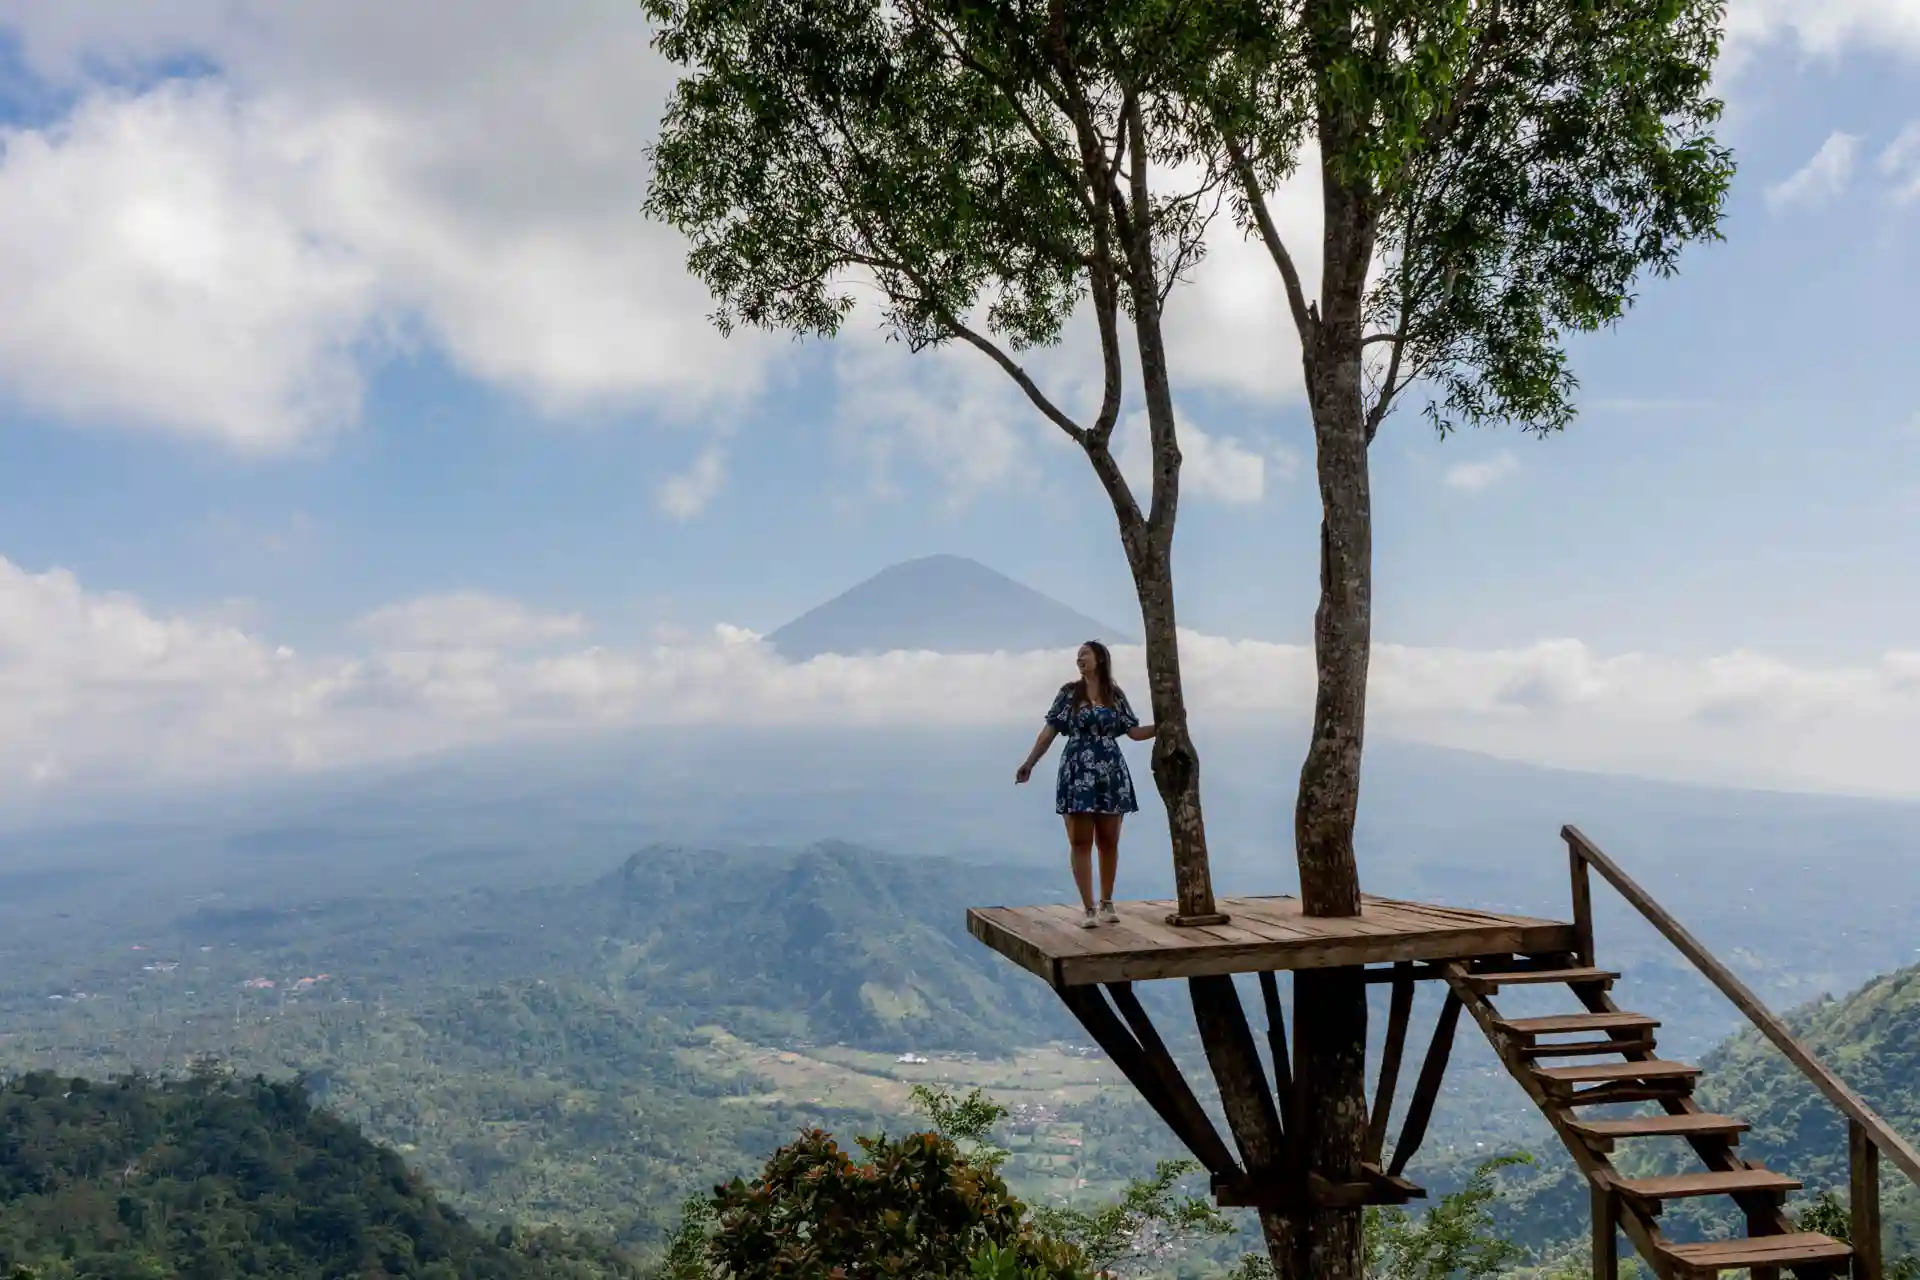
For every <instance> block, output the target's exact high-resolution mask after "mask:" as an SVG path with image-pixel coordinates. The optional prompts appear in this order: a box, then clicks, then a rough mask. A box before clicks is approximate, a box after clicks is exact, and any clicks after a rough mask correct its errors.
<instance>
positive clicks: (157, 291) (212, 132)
mask: <svg viewBox="0 0 1920 1280" xmlns="http://www.w3.org/2000/svg"><path fill="white" fill-rule="evenodd" d="M312 125H313V122H311V121H306V120H300V119H289V118H287V117H285V116H283V115H281V114H280V113H278V112H275V111H272V110H269V109H266V108H263V107H258V106H246V105H242V104H240V103H237V102H236V101H235V100H234V99H233V98H232V97H231V96H230V95H229V94H227V93H226V92H224V91H222V90H221V89H219V88H218V87H217V86H212V85H169V86H165V87H162V88H160V89H158V90H155V91H154V92H152V93H149V94H147V95H145V96H144V97H138V98H123V97H119V96H115V95H107V94H102V95H98V96H95V97H93V98H90V99H88V100H87V101H85V102H84V103H82V105H81V106H80V107H79V108H78V109H77V110H76V111H75V113H74V114H73V115H72V116H71V117H70V118H68V119H67V120H66V121H64V122H62V123H61V124H60V125H59V126H58V127H56V128H55V129H53V130H50V131H46V132H35V131H31V130H11V131H8V132H6V133H4V134H0V147H4V153H3V154H0V376H3V377H5V378H6V380H7V381H8V382H10V383H11V384H12V385H13V387H14V388H15V390H16V391H18V392H19V393H20V394H22V395H24V396H25V397H27V398H28V399H31V400H33V401H36V402H38V403H40V404H44V405H46V406H48V407H49V408H52V409H54V410H56V411H58V412H61V413H65V414H69V415H72V416H75V417H80V418H95V419H98V418H107V419H116V420H131V421H134V422H140V423H144V424H148V425H152V426H157V427H162V428H168V429H172V430H176V431H181V432H186V433H190V434H196V435H202V436H211V437H217V438H220V439H223V440H226V441H228V442H230V443H232V444H235V445H239V446H242V447H246V448H252V449H263V448H274V447H279V446H283V445H285V444H287V443H289V442H291V441H293V440H296V439H298V438H301V437H303V436H307V435H310V434H313V433H315V432H317V431H320V430H322V429H324V428H327V427H329V426H333V425H337V424H339V423H342V422H346V421H350V420H351V419H352V418H353V417H354V416H355V414H356V413H357V412H358V408H359V401H360V392H361V377H360V372H359V369H358V367H357V364H356V361H355V353H354V349H353V348H354V346H355V344H356V343H357V342H358V341H360V340H361V339H362V338H363V337H364V336H365V335H366V334H367V333H368V326H369V325H370V323H371V322H372V320H373V318H374V316H375V315H376V311H377V307H378V303H379V293H378V287H377V282H376V279H375V272H374V271H373V270H372V268H371V266H370V264H369V263H368V262H367V261H366V260H365V259H364V258H363V257H361V256H360V255H357V254H355V253H353V252H352V251H351V250H350V249H349V248H347V247H345V246H343V245H341V244H340V243H339V242H337V241H334V240H331V239H330V238H328V237H325V236H324V235H316V234H312V233H311V230H310V229H309V228H306V227H303V226H301V225H300V224H299V223H298V222H296V221H294V220H291V219H289V218H287V217H286V216H284V210H283V208H282V207H281V206H282V205H283V203H284V202H286V201H287V200H288V199H290V198H292V199H297V198H298V196H297V195H296V194H295V193H296V192H297V191H298V190H299V189H300V188H303V187H306V186H307V185H308V181H309V179H308V174H309V170H310V166H312V165H313V164H315V163H317V162H318V163H324V162H325V161H326V158H327V153H328V152H329V151H330V150H331V149H333V148H335V147H337V146H338V145H339V144H340V143H341V142H343V141H344V139H343V138H342V137H340V136H338V135H335V134H334V133H333V132H332V131H331V130H330V128H329V127H328V126H327V125H325V124H321V125H318V126H317V127H310V126H312Z"/></svg>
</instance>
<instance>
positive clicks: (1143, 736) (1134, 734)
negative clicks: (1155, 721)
mask: <svg viewBox="0 0 1920 1280" xmlns="http://www.w3.org/2000/svg"><path fill="white" fill-rule="evenodd" d="M1159 732H1160V729H1159V726H1157V725H1151V724H1141V725H1135V726H1134V727H1133V728H1131V729H1129V730H1127V736H1128V737H1129V738H1132V739H1133V740H1134V741H1135V742H1145V741H1146V740H1147V739H1148V738H1151V737H1153V736H1155V735H1156V734H1158V733H1159Z"/></svg>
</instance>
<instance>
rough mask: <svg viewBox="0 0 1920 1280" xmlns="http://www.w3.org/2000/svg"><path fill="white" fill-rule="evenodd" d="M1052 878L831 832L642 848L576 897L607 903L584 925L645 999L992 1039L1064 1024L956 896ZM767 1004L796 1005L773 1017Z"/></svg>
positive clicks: (872, 1045) (1049, 884) (914, 1033)
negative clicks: (743, 843)
mask: <svg viewBox="0 0 1920 1280" xmlns="http://www.w3.org/2000/svg"><path fill="white" fill-rule="evenodd" d="M1059 889H1060V886H1059V884H1058V882H1057V881H1055V880H1051V879H1050V878H1049V877H1047V876H1046V875H1044V874H1042V873H1037V872H1032V871H1024V870H1019V869H1015V868H1010V867H982V866H978V865H972V864H967V863H961V862H956V861H953V860H949V859H945V858H901V857H895V856H888V855H885V854H880V853H875V852H873V851H871V850H867V849H861V848H858V847H855V846H852V845H848V844H843V843H839V842H832V841H829V842H823V843H821V844H817V845H814V846H813V847H811V848H808V849H803V850H800V851H798V852H788V853H781V854H754V853H726V852H721V851H717V850H695V849H684V848H675V847H670V846H660V847H655V848H650V849H646V850H642V851H641V852H639V853H637V854H635V855H634V856H632V857H630V858H628V859H627V861H626V863H625V864H624V865H622V866H621V868H620V870H619V871H617V872H615V873H614V874H612V875H610V876H607V877H605V878H604V879H602V880H600V881H598V882H596V883H595V884H593V885H591V886H589V887H587V888H585V889H584V890H581V891H579V894H578V897H577V899H576V901H577V902H579V903H580V904H581V905H582V906H583V907H587V908H588V909H589V910H596V911H604V912H607V913H608V915H607V916H606V917H605V919H604V922H603V923H600V924H599V925H598V926H597V928H599V929H601V930H604V932H605V934H606V935H607V936H609V937H611V938H615V939H618V940H619V941H620V942H621V943H622V944H623V955H624V956H625V959H624V962H623V963H622V965H620V966H617V967H616V968H614V969H613V970H610V973H612V974H613V975H614V976H616V977H617V980H618V981H619V982H620V983H621V984H623V985H624V986H625V987H626V989H627V990H629V991H630V992H633V993H634V994H635V995H636V996H637V997H639V998H640V999H641V1001H642V1003H644V1004H646V1005H648V1006H649V1007H655V1008H661V1007H667V1006H669V1005H672V1006H677V1007H682V1008H690V1009H697V1010H699V1016H701V1017H703V1018H721V1019H722V1020H723V1021H726V1022H727V1023H728V1024H729V1026H730V1027H731V1028H732V1029H733V1030H735V1031H736V1032H737V1033H741V1034H748V1035H757V1036H759V1037H761V1038H763V1039H775V1038H779V1037H780V1036H782V1035H787V1034H803V1035H808V1036H812V1037H814V1038H817V1039H820V1040H824V1041H828V1042H832V1043H844V1044H850V1045H855V1046H858V1047H860V1048H866V1049H878V1050H887V1051H894V1050H898V1049H901V1048H922V1049H972V1050H978V1051H984V1052H993V1051H996V1050H1000V1049H1006V1048H1012V1047H1015V1046H1019V1045H1024V1044H1034V1043H1041V1042H1044V1041H1046V1040H1048V1039H1053V1038H1058V1037H1062V1036H1066V1035H1070V1034H1072V1033H1071V1031H1070V1027H1071V1024H1070V1023H1069V1022H1068V1021H1067V1019H1066V1018H1065V1017H1064V1016H1063V1015H1062V1013H1061V1011H1060V1010H1059V1008H1058V1007H1057V1006H1056V1005H1055V1003H1054V1002H1053V1000H1052V998H1051V994H1050V993H1049V992H1047V991H1046V989H1045V988H1044V987H1043V986H1042V985H1041V984H1039V983H1035V982H1029V981H1022V980H1021V975H1019V974H1018V973H1017V971H1015V970H1013V969H1012V968H1011V967H1010V966H1007V965H1005V964H1003V963H1001V962H1000V960H999V957H997V956H995V955H993V954H992V953H991V952H989V951H987V950H986V949H985V948H984V947H980V946H978V945H976V944H975V943H974V942H973V940H972V939H971V938H969V937H968V936H967V934H966V930H965V923H964V922H965V912H966V908H967V907H969V906H978V905H980V903H979V901H978V899H980V897H981V895H982V894H985V895H986V896H987V897H991V898H995V899H998V898H1001V897H1005V898H1006V899H1008V900H1027V899H1030V898H1044V897H1048V896H1058V894H1059ZM1049 890H1051V891H1052V892H1051V894H1050V893H1049ZM558 923H559V922H557V921H556V926H558ZM690 923H692V924H693V925H694V926H695V927H691V928H690V927H689V924H690ZM574 927H575V928H579V927H580V924H579V922H578V921H576V922H575V924H574ZM621 969H624V972H622V971H621ZM769 1009H784V1010H792V1011H794V1016H793V1017H792V1018H791V1019H790V1020H789V1025H786V1026H774V1025H772V1024H767V1023H765V1021H764V1018H763V1017H762V1016H761V1014H760V1011H763V1010H769Z"/></svg>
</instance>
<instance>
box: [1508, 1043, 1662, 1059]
mask: <svg viewBox="0 0 1920 1280" xmlns="http://www.w3.org/2000/svg"><path fill="white" fill-rule="evenodd" d="M1514 1052H1515V1053H1517V1054H1519V1055H1520V1056H1521V1057H1522V1058H1525V1059H1527V1060H1528V1061H1529V1062H1531V1061H1533V1060H1534V1059H1536V1058H1591V1057H1594V1056H1596V1055H1598V1054H1603V1053H1652V1052H1653V1041H1652V1040H1650V1039H1645V1038H1642V1039H1639V1040H1549V1041H1548V1042H1547V1043H1545V1044H1523V1045H1519V1046H1517V1047H1516V1048H1515V1049H1514Z"/></svg>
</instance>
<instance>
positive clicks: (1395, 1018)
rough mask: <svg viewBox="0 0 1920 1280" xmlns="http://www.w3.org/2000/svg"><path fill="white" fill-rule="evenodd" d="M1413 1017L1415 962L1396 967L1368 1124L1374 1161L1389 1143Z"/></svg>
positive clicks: (1368, 1151) (1368, 1140) (1368, 1157)
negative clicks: (1394, 1106)
mask: <svg viewBox="0 0 1920 1280" xmlns="http://www.w3.org/2000/svg"><path fill="white" fill-rule="evenodd" d="M1412 1018H1413V963H1412V962H1411V961H1405V960H1403V961H1401V962H1400V963H1398V964H1396V965H1394V966H1393V1002H1392V1005H1391V1006H1390V1007H1389V1009H1388V1012H1387V1043H1386V1048H1385V1050H1384V1052H1382V1054H1381V1056H1380V1080H1379V1083H1378V1084H1376V1085H1375V1086H1374V1090H1373V1115H1372V1117H1371V1118H1370V1119H1369V1122H1368V1124H1367V1153H1366V1159H1368V1160H1370V1161H1372V1162H1373V1163H1374V1164H1379V1163H1380V1157H1381V1155H1382V1153H1383V1152H1384V1151H1385V1150H1386V1145H1387V1121H1388V1120H1389V1119H1390V1118H1391V1116H1392V1113H1393V1092H1394V1090H1395V1089H1396V1088H1397V1087H1398V1086H1399V1083H1400V1059H1401V1058H1402V1057H1403V1056H1404V1055H1405V1054H1406V1051H1407V1024H1408V1023H1409V1022H1410V1021H1411V1020H1412Z"/></svg>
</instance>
